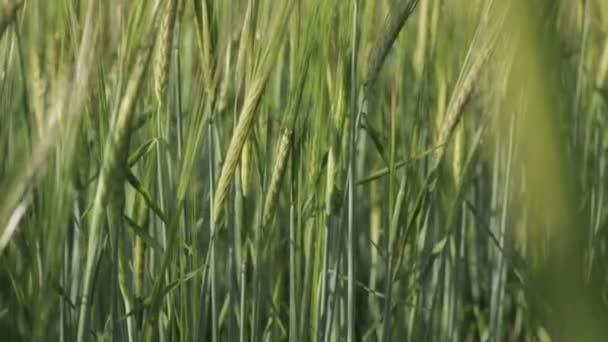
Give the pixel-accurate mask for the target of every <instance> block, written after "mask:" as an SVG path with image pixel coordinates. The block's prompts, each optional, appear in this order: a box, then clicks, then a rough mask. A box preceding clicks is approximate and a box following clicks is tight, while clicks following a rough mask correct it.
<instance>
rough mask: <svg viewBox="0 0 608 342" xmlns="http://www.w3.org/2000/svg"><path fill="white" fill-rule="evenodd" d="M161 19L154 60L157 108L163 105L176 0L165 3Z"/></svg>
mask: <svg viewBox="0 0 608 342" xmlns="http://www.w3.org/2000/svg"><path fill="white" fill-rule="evenodd" d="M163 14H164V15H163V17H162V18H161V20H162V22H161V24H160V31H159V34H158V38H157V39H158V41H157V43H156V44H157V51H156V60H155V63H154V91H155V94H156V100H157V101H158V103H159V106H163V105H164V102H165V101H164V97H165V92H166V90H167V83H168V82H167V80H168V75H169V63H170V62H171V47H172V45H173V27H174V26H175V16H176V14H177V0H169V1H167V4H166V8H165V11H164V13H163Z"/></svg>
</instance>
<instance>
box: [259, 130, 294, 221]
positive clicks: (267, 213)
mask: <svg viewBox="0 0 608 342" xmlns="http://www.w3.org/2000/svg"><path fill="white" fill-rule="evenodd" d="M292 136H293V130H292V129H291V128H286V129H284V130H283V132H282V133H281V138H280V140H279V145H278V146H277V152H276V155H275V163H274V167H273V168H272V175H271V177H270V185H269V186H268V193H267V194H266V201H265V202H264V211H263V213H264V217H263V220H262V221H263V226H266V225H268V223H269V222H270V218H271V217H272V214H273V211H274V207H275V206H276V202H277V197H278V195H279V189H280V187H281V182H282V180H283V175H284V174H285V168H286V166H287V156H288V154H289V148H290V146H291V138H292Z"/></svg>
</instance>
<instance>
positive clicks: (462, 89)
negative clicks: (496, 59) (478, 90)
mask: <svg viewBox="0 0 608 342" xmlns="http://www.w3.org/2000/svg"><path fill="white" fill-rule="evenodd" d="M490 53H491V49H490V48H489V47H486V48H483V49H482V50H481V51H480V53H479V54H478V55H477V58H476V59H475V60H474V62H473V65H472V66H471V68H470V70H469V72H468V73H467V74H466V76H465V77H464V79H463V80H462V82H460V85H459V86H457V88H456V90H455V92H454V93H453V94H452V96H451V98H450V102H449V104H448V108H447V111H446V114H445V116H444V117H443V121H442V123H441V129H440V130H439V142H438V145H440V146H442V145H444V144H445V143H447V141H448V139H449V137H450V135H451V133H452V131H453V130H454V127H456V124H457V123H458V120H459V119H460V117H461V116H462V108H463V107H464V104H465V103H466V101H467V100H468V98H469V96H470V95H471V93H472V92H473V87H474V86H475V84H476V82H477V79H478V78H479V74H480V71H481V69H482V67H483V66H484V65H485V63H486V61H487V60H488V58H489V57H490ZM440 151H443V148H441V149H440Z"/></svg>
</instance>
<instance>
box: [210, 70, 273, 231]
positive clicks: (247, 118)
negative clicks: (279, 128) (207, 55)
mask: <svg viewBox="0 0 608 342" xmlns="http://www.w3.org/2000/svg"><path fill="white" fill-rule="evenodd" d="M266 80H267V77H260V78H258V79H256V80H254V81H253V82H252V84H251V87H250V88H249V93H248V94H247V97H246V98H245V103H244V104H243V109H242V110H241V115H240V116H239V121H238V123H237V125H236V128H235V129H234V133H233V134H232V139H231V140H230V144H229V145H228V151H227V152H226V158H225V160H224V166H223V167H222V172H221V173H220V178H219V180H218V182H217V188H216V193H215V198H214V202H213V205H214V211H213V220H214V221H216V222H217V221H219V219H220V216H221V214H222V209H223V205H222V204H223V203H224V199H225V198H226V195H227V194H228V187H229V186H230V182H231V180H232V175H233V174H234V170H235V169H236V165H237V164H238V162H239V160H240V156H241V152H242V150H243V145H245V141H246V140H247V137H248V136H249V133H250V131H251V128H252V127H253V123H254V119H255V117H256V112H257V110H256V109H257V106H258V103H259V100H260V96H261V94H262V91H263V90H264V86H265V84H266Z"/></svg>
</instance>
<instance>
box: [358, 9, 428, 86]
mask: <svg viewBox="0 0 608 342" xmlns="http://www.w3.org/2000/svg"><path fill="white" fill-rule="evenodd" d="M416 5H418V0H409V1H399V3H398V4H397V8H396V9H395V10H394V11H391V14H389V17H388V18H387V19H386V26H385V27H384V29H383V30H382V35H381V36H380V38H379V39H378V40H377V41H376V42H375V44H374V46H373V48H372V49H371V51H372V52H371V54H370V55H369V57H368V60H367V73H366V76H365V81H364V86H365V92H366V94H368V95H369V93H370V89H371V88H372V87H373V85H374V83H375V82H376V79H377V78H378V74H379V73H380V68H381V67H382V64H384V60H385V59H386V55H387V54H388V51H389V50H390V48H391V46H392V45H393V42H394V41H395V39H396V38H397V36H398V35H399V32H400V31H401V28H402V27H403V24H405V22H406V21H407V18H409V16H410V15H411V14H412V12H413V11H414V9H415V8H416Z"/></svg>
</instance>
